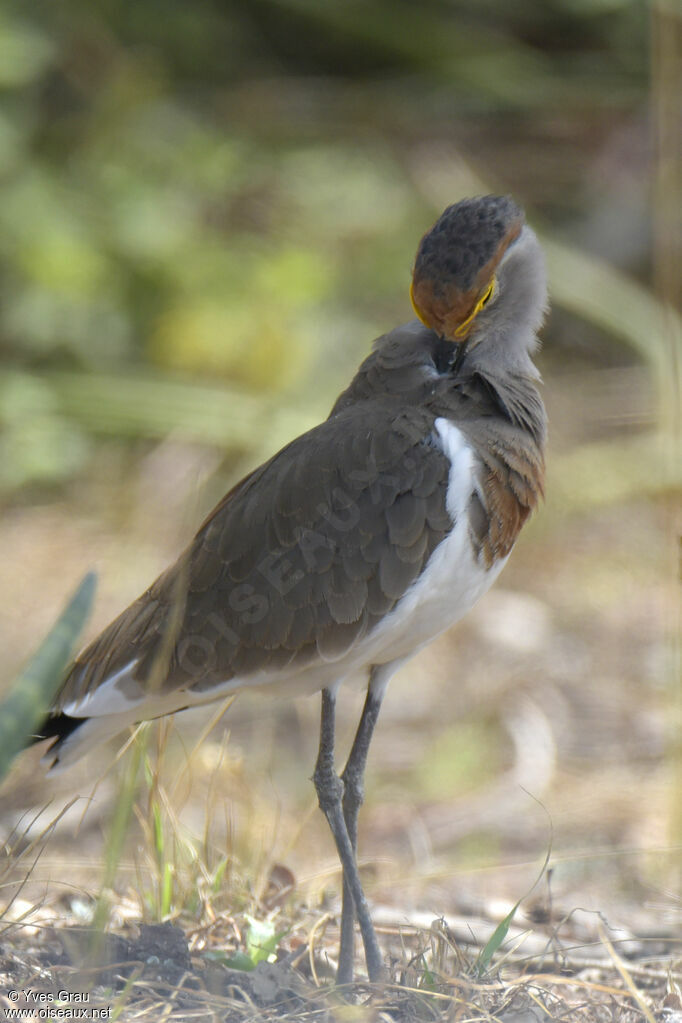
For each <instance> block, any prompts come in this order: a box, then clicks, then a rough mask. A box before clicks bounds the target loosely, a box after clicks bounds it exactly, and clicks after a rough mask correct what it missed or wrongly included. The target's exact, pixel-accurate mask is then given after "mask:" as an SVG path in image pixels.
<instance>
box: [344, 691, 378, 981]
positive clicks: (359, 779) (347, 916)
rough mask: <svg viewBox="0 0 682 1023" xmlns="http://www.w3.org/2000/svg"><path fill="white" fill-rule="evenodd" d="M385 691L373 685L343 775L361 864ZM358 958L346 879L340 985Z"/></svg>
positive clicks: (347, 818)
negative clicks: (363, 817)
mask: <svg viewBox="0 0 682 1023" xmlns="http://www.w3.org/2000/svg"><path fill="white" fill-rule="evenodd" d="M384 688H385V687H383V686H382V687H378V688H377V690H376V691H374V690H373V688H372V686H371V685H370V687H369V689H368V690H367V698H366V700H365V705H364V707H363V709H362V716H361V717H360V723H359V725H358V730H357V732H356V733H355V739H354V740H353V745H352V747H351V751H350V753H349V755H348V761H347V763H346V766H345V767H344V769H343V772H342V774H341V781H342V782H343V800H342V807H343V818H344V820H345V822H346V831H347V832H348V837H349V839H350V843H351V847H352V849H353V856H354V858H355V860H356V862H357V848H358V814H359V812H360V807H361V806H362V802H363V799H364V787H363V779H364V774H365V766H366V764H367V754H368V753H369V745H370V742H371V741H372V735H373V734H374V726H375V725H376V723H377V718H378V717H379V710H380V708H381V700H382V697H383V694H384ZM354 958H355V906H354V903H353V896H352V894H351V890H350V887H349V885H348V879H347V878H346V875H345V873H344V876H343V903H342V909H341V951H340V953H339V972H338V977H337V979H338V982H339V984H350V983H351V981H352V980H353V960H354Z"/></svg>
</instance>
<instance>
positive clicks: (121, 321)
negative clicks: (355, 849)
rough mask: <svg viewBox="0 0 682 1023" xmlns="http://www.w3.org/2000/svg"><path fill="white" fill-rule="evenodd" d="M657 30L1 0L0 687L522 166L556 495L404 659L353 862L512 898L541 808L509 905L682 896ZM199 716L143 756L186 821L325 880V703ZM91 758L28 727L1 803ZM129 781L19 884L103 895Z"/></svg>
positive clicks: (432, 887)
mask: <svg viewBox="0 0 682 1023" xmlns="http://www.w3.org/2000/svg"><path fill="white" fill-rule="evenodd" d="M680 52H681V48H680V12H679V8H678V7H676V5H674V4H672V3H670V4H668V3H667V2H665V0H653V2H652V3H651V4H649V5H648V6H647V5H645V4H644V3H641V2H632V0H551V2H542V3H541V2H537V0H518V2H516V3H514V4H506V3H503V2H501V0H483V2H481V0H468V2H467V0H422V2H421V3H420V4H419V6H418V9H417V8H416V7H415V5H414V4H413V3H408V2H406V0H397V2H396V0H393V2H390V3H389V2H388V0H383V2H382V0H351V2H342V0H330V2H327V3H324V4H320V3H318V2H317V0H250V2H249V3H239V2H236V0H233V2H225V3H220V2H218V0H196V2H195V3H193V4H191V5H188V4H186V3H180V2H175V0H163V2H162V0H140V2H138V3H134V4H126V3H122V2H116V0H88V2H87V3H86V2H78V0H68V2H63V3H59V4H56V3H54V2H52V0H49V2H48V0H42V2H41V0H36V2H34V3H32V4H30V5H26V4H18V3H16V4H13V3H8V4H5V5H4V6H3V9H2V11H1V12H0V90H1V96H2V106H1V108H0V196H1V198H0V273H1V278H0V350H1V355H2V373H1V376H0V429H1V431H2V432H1V435H0V560H1V564H2V572H1V573H0V586H1V587H2V608H3V610H2V616H1V621H0V647H1V648H2V651H3V664H2V684H8V683H9V682H10V681H11V679H12V678H13V676H14V675H15V674H16V672H17V671H18V669H19V668H20V666H21V664H22V663H23V662H24V661H25V659H26V658H27V656H28V655H29V654H30V653H31V652H32V650H33V649H34V648H35V646H36V644H37V643H38V641H39V639H40V638H42V636H43V635H44V634H45V632H46V631H47V629H48V628H49V627H50V625H51V624H52V622H53V621H54V619H55V617H56V615H57V613H58V611H59V609H60V607H61V606H62V605H63V603H64V601H65V600H66V598H67V596H68V595H69V594H70V593H71V592H72V590H73V588H74V586H75V585H76V583H77V581H78V580H79V579H80V578H81V577H82V575H83V574H84V573H85V572H86V571H87V570H88V569H90V568H95V569H96V570H97V571H98V573H99V577H100V585H99V593H98V597H97V603H96V609H95V612H94V615H93V618H92V621H91V623H90V625H89V632H88V635H92V634H94V633H95V632H96V631H97V630H98V629H99V628H101V627H102V626H104V625H105V624H106V623H107V622H108V621H109V620H110V618H111V617H113V616H114V615H115V614H116V613H117V612H118V611H119V610H120V609H121V608H122V607H123V606H125V605H126V604H127V603H128V602H129V601H130V600H131V599H133V598H134V597H136V596H137V595H138V593H139V592H140V591H141V590H143V589H144V588H146V587H147V585H148V584H149V583H150V582H151V581H152V580H153V578H154V577H155V575H156V574H157V573H158V572H159V571H161V570H162V569H163V568H164V567H165V566H166V564H168V563H169V561H170V560H172V559H174V558H175V556H176V555H177V553H178V552H179V550H180V549H181V548H182V546H184V544H185V543H186V542H187V541H188V540H189V539H190V538H191V536H192V535H193V533H194V531H195V529H196V528H197V526H198V525H199V523H200V522H201V520H202V518H203V516H204V515H205V513H206V512H207V511H208V510H209V509H210V508H211V507H212V505H213V504H214V503H215V502H216V501H217V500H218V499H219V498H220V497H221V496H222V494H223V493H224V492H225V490H226V489H227V488H228V487H230V486H231V485H232V484H233V483H234V482H235V481H236V480H237V479H238V478H239V477H240V476H241V475H243V474H244V473H245V472H246V471H248V470H249V469H250V468H251V467H253V466H254V465H255V464H258V462H260V461H261V460H262V459H263V458H264V457H266V456H267V455H269V454H271V453H272V452H274V451H275V450H276V449H278V448H279V447H280V446H281V445H282V444H284V443H285V442H286V441H287V440H289V439H290V438H291V437H293V436H295V435H296V434H297V433H299V432H301V431H302V430H304V429H306V428H308V427H309V426H311V425H313V424H314V423H315V422H317V421H318V420H319V419H320V418H322V417H324V416H325V415H326V414H327V411H328V409H329V407H330V405H331V403H332V401H333V399H334V398H335V396H336V394H337V393H338V392H339V391H340V390H341V389H342V388H343V387H344V386H345V385H346V384H347V382H348V380H349V379H350V377H351V376H352V374H353V372H354V370H355V367H356V366H357V364H358V363H359V362H360V360H361V359H362V358H363V357H364V356H365V354H366V353H367V352H368V350H369V345H370V343H371V341H372V339H373V338H374V337H375V336H376V335H378V334H380V333H383V332H384V331H386V330H388V329H390V328H392V327H393V326H395V325H397V324H399V323H401V322H404V321H406V320H408V319H410V318H411V316H412V313H411V310H410V305H409V297H408V287H409V279H410V271H411V265H412V259H413V255H414V252H415V248H416V244H417V242H418V240H419V238H420V237H421V235H422V233H423V232H424V231H425V230H426V229H427V228H428V227H429V226H430V225H431V223H432V222H433V220H434V219H435V217H436V216H437V214H438V213H439V212H440V210H441V209H442V208H443V207H444V206H445V205H447V204H449V203H451V202H454V201H456V200H458V199H459V198H461V197H463V196H464V195H468V194H472V193H473V194H476V193H480V192H482V191H495V192H503V193H505V192H510V193H512V194H513V195H514V196H515V198H516V199H517V200H519V201H520V202H521V203H522V204H523V205H524V206H525V207H526V210H527V214H528V218H529V220H530V221H531V223H532V224H533V225H534V227H536V229H537V230H538V233H539V234H540V235H541V237H542V240H543V244H544V245H545V248H546V251H547V258H548V264H549V268H550V275H551V291H552V299H553V305H552V312H551V316H550V318H549V322H548V324H547V327H546V329H545V331H544V347H543V350H542V352H541V354H540V355H539V359H538V361H539V364H540V367H541V370H542V373H543V377H544V381H545V385H544V396H545V400H546V403H547V406H548V410H549V415H550V423H551V445H550V451H549V461H548V481H547V500H546V504H545V506H544V507H543V508H542V510H541V511H540V512H539V514H538V515H537V516H536V518H535V520H534V521H533V522H532V523H531V525H529V526H528V527H527V529H526V530H525V532H524V534H523V536H522V538H521V539H520V541H519V543H518V545H517V549H516V551H515V554H514V556H513V557H512V559H511V562H510V564H509V566H508V567H507V568H506V570H505V572H504V574H503V576H502V578H501V579H500V581H499V583H498V585H497V586H496V588H495V589H494V590H493V592H491V594H489V596H488V597H486V598H485V599H484V600H483V601H482V602H481V604H480V605H479V606H478V607H477V609H476V610H475V611H474V612H473V613H472V614H471V615H470V616H469V618H468V619H467V620H466V621H465V622H463V623H462V624H461V625H460V626H459V627H457V628H456V629H455V630H453V631H452V632H451V633H449V634H447V635H445V636H443V637H442V638H441V639H440V640H439V641H437V642H436V643H435V644H434V645H433V646H432V647H430V648H429V649H428V650H426V651H425V652H423V653H422V654H421V655H420V656H419V657H418V658H417V659H415V661H414V662H413V663H412V664H410V665H409V666H408V667H406V668H405V669H404V670H403V671H402V672H401V674H400V675H399V676H398V677H396V679H395V680H394V682H393V683H392V686H391V691H390V693H389V696H388V698H387V700H386V703H385V707H384V711H383V713H382V720H381V722H380V726H379V728H378V734H377V736H376V741H375V744H374V746H373V750H372V753H371V756H370V764H369V769H368V781H367V787H368V793H367V804H366V807H365V811H364V816H363V820H362V834H361V843H362V844H361V851H362V860H363V864H364V865H365V870H366V874H367V878H368V887H370V889H371V894H372V899H373V901H374V902H375V904H385V905H386V906H387V907H389V908H390V907H397V910H398V912H401V913H402V912H405V913H407V912H408V911H411V910H412V909H413V908H415V907H419V908H420V909H423V910H426V911H428V912H430V913H432V914H433V915H437V914H439V913H452V912H456V911H460V910H463V911H465V912H466V911H467V907H471V906H474V905H477V906H480V904H481V903H484V902H486V901H488V902H489V900H491V899H494V898H500V899H504V898H511V899H512V900H514V901H515V900H516V899H517V898H519V897H520V896H521V895H523V894H524V892H525V891H526V890H527V889H528V888H529V887H530V885H531V884H532V882H533V880H534V879H535V876H536V875H537V873H538V870H539V868H540V866H541V864H542V861H543V859H544V856H545V854H546V852H547V849H548V847H549V844H550V836H552V837H551V841H552V843H553V845H552V858H551V863H552V866H553V870H552V875H551V892H550V891H549V889H548V885H547V883H546V882H543V885H542V886H541V887H540V888H539V889H537V890H536V892H535V894H534V898H537V899H540V900H545V902H546V901H547V900H549V899H550V896H551V898H552V899H553V900H554V901H555V902H556V903H560V904H561V906H562V907H565V908H566V910H567V911H568V910H570V909H571V908H573V907H575V906H577V905H580V906H582V907H593V908H597V909H601V910H608V911H609V912H611V913H613V915H614V917H615V918H617V919H618V920H622V921H624V923H626V924H627V925H628V926H631V927H635V926H636V925H637V921H640V920H641V918H642V915H644V917H645V918H646V920H647V921H648V924H649V925H651V926H653V925H654V924H655V925H656V926H658V927H663V926H668V925H669V922H670V920H672V919H675V920H676V921H677V922H678V925H679V915H680V901H679V899H680V871H679V863H680V855H679V853H680V846H681V843H682V808H681V805H680V795H681V790H682V784H681V782H682V753H681V747H680V724H681V721H682V711H681V702H680V701H681V697H680V690H679V645H678V640H677V633H676V628H677V614H678V606H679V605H678V603H677V601H678V598H677V596H676V586H677V582H678V546H677V536H678V535H679V532H680V518H679V516H680V507H681V505H680V490H679V484H680V448H679V440H680V422H679V405H678V396H679V358H680V351H679V347H678V346H679V319H678V318H677V316H678V314H677V313H676V312H675V304H676V302H677V301H678V297H679V290H680V288H679V286H680V248H679V246H680V237H681V234H680V219H679V218H680V213H679V210H680V195H679V191H678V188H679V180H680V177H679V169H680V168H679V162H678V161H679V148H678V145H679V136H678V134H677V133H678V116H679V111H678V109H677V103H678V98H679V95H680V91H681V90H680V84H681V83H680ZM360 701H361V694H354V693H349V694H347V696H345V697H344V699H343V701H342V704H343V706H342V717H341V723H340V738H341V745H343V741H344V740H345V741H349V740H350V737H351V735H352V731H353V728H354V724H355V721H356V720H357V716H358V714H359V710H360V705H361V704H360ZM185 717H186V720H182V719H180V718H179V719H178V720H177V722H176V725H175V729H176V731H174V733H173V735H172V736H170V737H169V738H168V742H167V750H166V754H165V755H166V756H167V757H168V758H169V759H170V761H171V763H172V764H175V765H176V766H175V767H174V768H173V771H174V772H176V773H174V775H173V779H174V784H175V789H176V791H175V793H174V803H173V805H174V806H175V808H176V810H177V812H178V814H179V816H180V817H181V819H182V827H183V828H185V829H187V832H186V833H187V834H202V833H203V831H204V830H205V829H206V826H207V825H206V816H207V813H208V815H209V816H210V818H211V827H212V828H213V829H215V836H214V840H215V842H216V843H217V845H218V846H219V847H220V848H222V849H224V848H228V849H229V851H230V857H231V859H230V863H231V864H238V865H239V866H238V868H237V867H236V866H235V867H234V870H235V871H237V870H238V871H240V872H241V876H242V877H243V878H244V879H245V885H246V887H247V888H248V887H249V886H251V887H252V888H253V887H254V886H256V885H257V883H259V882H258V881H257V879H258V878H259V877H260V878H261V879H262V878H263V877H266V878H270V879H271V877H272V866H273V864H278V865H279V866H280V868H281V869H282V870H283V871H284V876H285V878H286V877H290V878H291V879H293V882H294V884H295V886H296V892H297V897H298V898H301V899H303V898H307V899H309V900H310V901H311V903H312V904H317V903H319V902H320V900H323V899H324V897H325V896H324V893H325V892H326V891H330V892H332V893H333V892H338V886H339V878H338V869H337V867H336V860H335V856H334V851H333V848H332V844H331V839H330V838H329V836H328V835H327V832H326V827H325V825H324V822H323V820H322V819H321V815H320V814H319V812H318V811H316V809H315V799H314V794H313V792H312V786H311V785H310V783H309V781H308V778H309V776H310V774H311V772H312V767H313V762H314V756H315V750H316V743H317V735H316V731H317V717H318V703H317V701H316V700H302V701H296V702H293V703H274V702H272V701H264V700H259V699H258V698H242V697H240V698H239V700H238V701H237V703H236V704H235V705H234V706H233V707H232V708H231V709H230V711H229V712H228V714H227V715H226V716H225V718H224V719H223V721H222V722H221V723H220V724H219V725H218V726H217V727H216V729H214V731H213V732H212V733H211V735H210V737H209V739H207V740H206V742H205V743H204V744H203V746H202V747H201V751H200V752H199V753H196V754H195V755H194V756H193V757H192V758H191V769H189V770H184V769H183V770H181V773H180V779H179V778H178V775H177V771H178V768H177V764H178V763H181V764H182V763H183V762H184V761H183V757H185V759H186V753H187V751H188V750H190V749H191V748H192V746H193V744H194V742H195V740H196V737H197V736H198V735H199V734H200V733H201V731H202V729H204V728H205V727H206V723H207V715H206V714H203V716H202V715H199V716H192V715H186V716H185ZM225 730H227V732H229V735H228V737H227V740H226V741H225ZM164 741H165V740H164ZM154 742H156V739H154V740H153V742H152V746H154ZM111 756H112V752H111V750H108V751H102V753H101V757H100V760H99V761H95V762H93V761H91V762H90V763H89V764H88V765H86V766H85V767H81V768H76V769H75V770H74V772H73V773H71V774H69V775H65V776H63V778H62V779H60V780H59V782H58V789H56V790H55V789H53V788H52V787H48V785H47V783H46V782H45V781H44V780H43V779H42V776H41V774H40V772H39V771H37V770H36V766H35V765H36V761H35V758H33V759H31V757H32V754H27V756H26V757H25V758H24V760H23V761H22V763H20V764H19V765H18V767H17V771H16V772H15V774H14V776H13V777H12V779H10V784H9V785H7V784H6V785H5V786H4V789H3V794H2V820H3V821H4V826H5V832H6V831H7V830H9V828H11V827H12V826H13V825H14V824H15V823H16V822H17V821H18V820H19V819H20V817H21V814H22V813H23V812H24V811H25V810H26V808H27V807H29V806H32V805H36V804H40V803H41V802H43V801H45V800H46V799H47V798H48V797H49V796H51V795H52V794H53V793H54V792H55V791H56V792H58V793H59V794H61V795H60V798H63V797H65V796H69V795H71V794H73V793H74V792H75V793H82V794H87V793H88V792H89V786H90V785H91V782H92V779H93V777H96V776H97V774H98V773H99V772H100V771H101V770H103V768H104V767H105V766H106V765H107V764H109V763H110V761H111ZM178 785H179V786H180V789H181V791H180V793H178ZM114 791H115V772H114V773H111V772H110V773H109V775H107V776H106V778H105V780H104V781H103V782H102V784H101V785H100V786H99V788H98V790H97V798H96V800H95V801H94V802H93V805H92V806H91V807H90V809H89V811H88V813H87V814H86V816H85V818H84V819H83V820H82V821H80V814H81V813H82V806H83V804H82V802H81V803H79V804H77V806H78V807H79V811H78V812H79V818H78V820H79V821H80V823H79V825H78V828H79V830H78V834H77V838H75V839H74V836H75V834H76V823H77V822H74V821H73V819H71V818H69V817H67V818H65V819H64V821H63V822H62V825H61V826H60V828H58V829H57V833H56V834H55V835H54V836H53V840H52V842H51V843H50V846H49V848H48V850H47V852H46V854H45V855H44V856H43V858H42V859H41V861H40V865H39V869H37V870H36V871H35V872H34V880H36V881H39V882H41V883H43V882H44V883H46V882H47V880H48V879H50V878H51V879H52V880H53V881H54V878H55V877H58V878H59V881H58V882H56V886H53V887H54V888H55V890H57V891H58V892H62V893H63V891H66V890H67V889H68V890H69V891H70V892H73V891H75V890H79V891H80V890H84V889H86V888H87V887H88V885H89V884H91V885H92V886H93V887H94V888H95V889H96V887H97V881H96V878H97V877H98V874H97V870H98V864H100V863H101V858H102V835H103V834H106V828H107V821H108V819H109V817H110V812H111V808H110V801H111V799H112V798H113V793H114ZM54 805H56V804H53V806H54ZM141 816H143V815H141ZM140 827H141V825H140V824H138V823H135V824H134V825H133V832H134V834H133V835H132V838H131V843H132V844H131V849H130V852H129V856H130V859H129V860H128V861H126V862H127V863H128V868H127V869H129V871H130V872H131V873H130V875H129V877H130V876H132V874H133V873H134V869H135V868H134V861H135V856H136V853H135V835H136V834H137V832H136V831H135V829H136V828H138V829H139V828H140ZM218 858H219V857H218ZM137 866H138V868H139V864H138V865H137ZM286 871H289V872H290V875H289V874H287V873H286ZM88 872H90V873H88ZM88 879H90V880H88ZM93 879H95V880H93ZM118 883H120V884H121V885H123V886H125V881H119V882H118ZM287 883H289V882H287ZM60 885H61V888H60ZM666 921H667V922H668V923H666Z"/></svg>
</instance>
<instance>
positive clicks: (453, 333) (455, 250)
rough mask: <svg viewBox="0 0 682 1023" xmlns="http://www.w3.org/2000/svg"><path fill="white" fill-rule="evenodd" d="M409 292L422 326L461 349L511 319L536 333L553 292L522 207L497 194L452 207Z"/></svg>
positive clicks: (424, 243) (424, 248) (433, 234)
mask: <svg viewBox="0 0 682 1023" xmlns="http://www.w3.org/2000/svg"><path fill="white" fill-rule="evenodd" d="M410 297H411V299H412V305H413V306H414V309H415V312H416V313H417V316H418V317H419V319H420V320H421V321H422V323H424V324H425V325H426V326H427V327H430V328H431V329H432V330H434V331H436V333H437V334H438V335H439V336H440V337H442V338H445V339H446V340H448V341H451V342H453V343H454V344H461V345H462V353H463V351H464V348H465V347H467V346H469V347H473V346H474V345H475V344H477V343H478V342H479V341H480V340H482V339H483V338H484V337H485V336H486V334H489V333H492V334H496V333H497V332H498V331H499V329H500V328H501V327H503V326H504V325H505V324H506V323H507V322H509V321H510V319H513V321H514V322H515V323H517V324H519V323H524V322H525V323H527V325H528V327H529V328H530V331H531V332H534V331H535V330H536V329H537V327H538V326H539V324H540V322H541V320H542V315H543V313H544V309H545V306H546V299H547V292H546V283H545V274H544V265H543V262H542V253H541V251H540V246H539V244H538V242H537V239H536V237H535V235H534V234H533V232H532V231H531V229H530V228H529V227H528V226H527V225H526V224H525V223H524V214H523V210H521V208H520V207H519V206H517V205H516V203H515V202H514V201H513V200H512V199H510V198H509V197H507V196H495V195H485V196H480V197H478V198H475V199H464V200H462V201H461V202H458V203H456V204H455V205H454V206H448V208H447V209H446V210H445V211H444V212H443V213H442V214H441V216H440V217H439V218H438V220H437V221H436V223H435V224H434V226H433V227H432V228H431V230H430V231H427V232H426V234H425V235H424V237H423V238H422V240H421V242H420V243H419V247H418V249H417V256H416V259H415V265H414V271H413V275H412V285H411V288H410Z"/></svg>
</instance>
